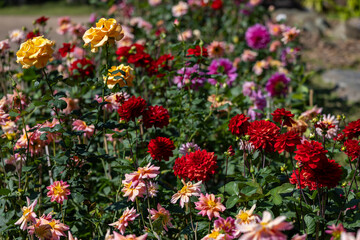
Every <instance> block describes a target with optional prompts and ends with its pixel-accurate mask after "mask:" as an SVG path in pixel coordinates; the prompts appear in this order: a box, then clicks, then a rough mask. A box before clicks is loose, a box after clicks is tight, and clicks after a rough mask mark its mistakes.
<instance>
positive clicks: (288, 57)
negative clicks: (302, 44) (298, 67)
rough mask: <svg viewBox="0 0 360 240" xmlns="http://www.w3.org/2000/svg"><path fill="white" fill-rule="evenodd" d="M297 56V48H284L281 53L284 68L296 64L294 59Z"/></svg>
mask: <svg viewBox="0 0 360 240" xmlns="http://www.w3.org/2000/svg"><path fill="white" fill-rule="evenodd" d="M298 56H299V49H298V48H289V47H287V48H285V49H284V50H282V52H281V56H280V58H281V62H282V63H283V64H284V65H285V66H286V65H288V64H293V63H296V59H297V57H298Z"/></svg>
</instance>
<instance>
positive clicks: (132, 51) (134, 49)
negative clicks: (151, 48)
mask: <svg viewBox="0 0 360 240" xmlns="http://www.w3.org/2000/svg"><path fill="white" fill-rule="evenodd" d="M144 49H145V48H144V46H142V45H140V44H137V43H135V44H133V45H131V46H130V47H120V48H118V49H117V51H116V54H117V55H118V59H119V60H120V61H121V60H122V58H125V59H127V61H128V63H132V64H134V65H135V67H144V68H146V67H149V65H150V63H151V62H152V61H153V59H152V58H151V56H150V55H149V54H147V53H146V52H144Z"/></svg>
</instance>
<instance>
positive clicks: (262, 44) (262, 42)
mask: <svg viewBox="0 0 360 240" xmlns="http://www.w3.org/2000/svg"><path fill="white" fill-rule="evenodd" d="M245 39H246V43H247V45H248V46H249V47H251V48H254V49H262V48H266V47H267V45H268V44H269V42H270V40H271V39H270V33H269V32H268V30H267V29H266V27H265V26H263V25H261V24H255V25H254V26H251V27H249V28H248V29H247V31H246V33H245Z"/></svg>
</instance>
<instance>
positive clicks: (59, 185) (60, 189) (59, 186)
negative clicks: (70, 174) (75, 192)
mask: <svg viewBox="0 0 360 240" xmlns="http://www.w3.org/2000/svg"><path fill="white" fill-rule="evenodd" d="M69 186H70V185H69V184H67V182H63V181H62V180H60V181H55V182H54V183H53V184H52V185H50V186H48V187H46V189H47V190H49V192H48V193H47V196H48V197H51V200H50V201H51V202H54V201H56V202H57V203H60V204H63V202H64V200H65V199H68V197H67V196H68V195H70V189H68V187H69Z"/></svg>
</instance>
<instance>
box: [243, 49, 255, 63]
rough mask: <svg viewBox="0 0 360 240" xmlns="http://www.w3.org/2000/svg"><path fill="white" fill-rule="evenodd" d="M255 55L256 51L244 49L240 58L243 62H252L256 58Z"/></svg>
mask: <svg viewBox="0 0 360 240" xmlns="http://www.w3.org/2000/svg"><path fill="white" fill-rule="evenodd" d="M257 55H258V54H257V52H254V51H251V50H249V49H245V50H244V52H243V53H242V54H241V60H242V61H243V62H253V61H255V60H256V57H257Z"/></svg>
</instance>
